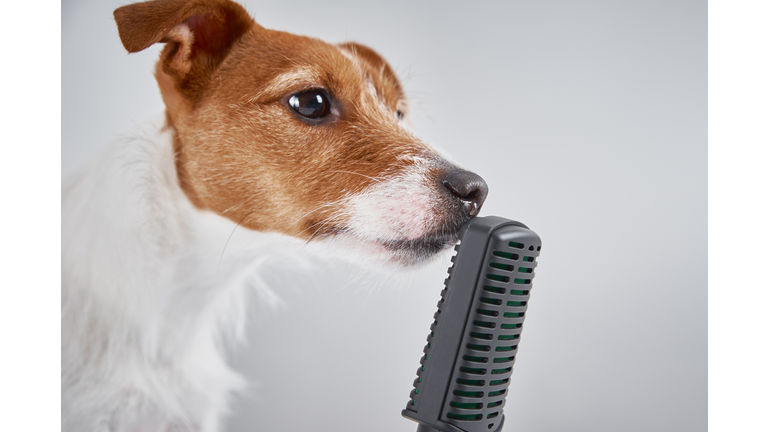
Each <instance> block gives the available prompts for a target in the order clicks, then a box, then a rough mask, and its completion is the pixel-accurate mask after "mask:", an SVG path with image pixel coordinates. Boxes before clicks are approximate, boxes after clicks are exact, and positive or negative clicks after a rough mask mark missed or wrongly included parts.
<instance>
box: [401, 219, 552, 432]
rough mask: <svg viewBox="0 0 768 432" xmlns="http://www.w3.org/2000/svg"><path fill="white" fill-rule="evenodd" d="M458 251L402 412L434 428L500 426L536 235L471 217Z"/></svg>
mask: <svg viewBox="0 0 768 432" xmlns="http://www.w3.org/2000/svg"><path fill="white" fill-rule="evenodd" d="M456 250H457V252H458V253H457V255H456V256H454V257H453V259H452V261H453V265H452V266H451V268H449V270H448V274H449V276H448V278H447V279H446V281H445V289H443V291H442V292H441V298H440V301H439V302H438V310H437V312H436V313H435V321H434V322H433V323H432V326H431V328H430V330H431V331H430V335H429V336H428V337H427V345H426V346H425V348H424V356H423V357H422V358H421V365H420V367H419V370H418V371H417V378H416V380H415V381H414V389H413V391H411V400H410V401H409V402H408V405H407V406H406V409H405V410H404V411H403V415H404V416H406V417H410V418H412V419H413V420H416V421H418V422H420V423H421V424H422V426H428V427H431V428H434V430H446V431H455V430H456V429H455V428H458V429H460V430H462V431H466V432H480V431H482V432H488V431H496V430H501V427H502V425H503V422H504V416H503V408H504V405H505V399H506V394H507V387H508V386H509V380H510V377H511V375H512V369H513V367H514V364H515V359H516V356H517V348H518V343H519V341H520V334H521V332H522V328H523V321H524V320H525V313H526V310H527V306H528V301H529V298H530V291H531V287H532V284H531V282H532V280H533V277H534V275H535V269H536V266H537V264H538V263H537V258H538V256H539V253H540V251H541V240H540V238H539V236H538V235H537V234H536V233H535V232H533V231H531V230H529V229H527V227H525V226H524V225H522V224H520V223H519V222H515V221H510V220H508V219H503V218H499V217H485V218H475V219H473V220H472V221H470V223H469V224H468V225H467V226H466V227H465V229H464V230H463V232H462V236H461V242H460V244H459V245H458V246H457V247H456ZM447 425H450V426H447ZM420 430H428V429H420Z"/></svg>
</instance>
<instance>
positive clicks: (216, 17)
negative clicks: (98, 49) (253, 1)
mask: <svg viewBox="0 0 768 432" xmlns="http://www.w3.org/2000/svg"><path fill="white" fill-rule="evenodd" d="M114 15H115V21H116V22H117V29H118V32H119V33H120V40H121V41H122V42H123V46H124V47H125V49H126V50H128V52H131V53H134V52H138V51H141V50H143V49H145V48H147V47H149V46H150V45H152V44H154V43H157V42H165V43H167V45H166V47H165V48H164V49H163V52H162V54H161V55H160V62H161V63H160V64H159V65H158V69H161V70H162V72H164V73H165V74H167V75H169V76H170V77H172V78H173V80H174V81H175V82H176V90H177V91H179V92H181V93H184V94H185V96H187V97H193V96H194V94H195V93H196V92H197V91H198V90H199V89H200V88H202V86H204V85H205V84H206V83H207V82H208V80H209V79H210V77H211V75H212V74H213V72H214V71H215V70H216V68H217V67H218V66H219V65H220V64H221V62H222V61H223V60H224V58H225V57H226V56H227V53H228V52H229V50H230V48H231V47H232V45H233V44H234V42H235V41H237V40H238V39H239V38H240V37H241V36H242V35H243V33H245V32H246V31H248V30H249V29H250V28H251V27H253V26H254V25H256V23H255V22H254V21H253V19H251V17H250V16H249V15H248V12H246V11H245V9H244V8H243V7H242V6H240V5H239V4H237V3H234V2H232V1H229V0H192V1H188V0H153V1H147V2H143V3H134V4H130V5H127V6H123V7H120V8H118V9H116V10H115V12H114Z"/></svg>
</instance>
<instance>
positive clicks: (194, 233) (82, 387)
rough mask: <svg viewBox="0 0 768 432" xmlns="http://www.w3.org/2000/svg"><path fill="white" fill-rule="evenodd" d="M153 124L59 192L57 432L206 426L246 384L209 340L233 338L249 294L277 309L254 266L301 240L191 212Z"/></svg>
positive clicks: (163, 135)
mask: <svg viewBox="0 0 768 432" xmlns="http://www.w3.org/2000/svg"><path fill="white" fill-rule="evenodd" d="M158 124H161V123H160V122H159V121H158V122H155V124H149V125H147V127H145V129H144V131H141V132H140V133H139V135H138V136H136V137H133V138H131V139H128V140H124V141H123V142H121V143H119V144H118V145H116V146H114V147H112V148H110V149H109V150H108V151H106V152H104V153H103V154H102V155H101V156H100V157H99V158H97V159H96V160H94V161H93V162H92V164H91V165H90V166H89V167H87V168H86V169H85V170H84V171H82V173H81V174H80V175H79V176H77V177H74V178H72V179H70V181H68V182H67V184H65V186H64V188H63V189H64V190H63V193H62V333H61V336H62V383H61V384H62V429H63V430H66V431H166V430H174V431H184V430H194V431H200V432H208V431H215V430H217V425H218V422H219V419H220V417H221V415H222V413H224V412H226V408H227V404H228V402H229V397H230V394H231V393H232V392H233V391H236V390H238V389H242V388H243V385H244V381H243V380H242V379H241V378H240V377H239V376H238V375H237V374H235V373H234V372H233V371H232V370H230V368H229V367H228V366H227V364H226V362H225V361H224V358H223V357H222V348H223V347H222V342H223V341H222V340H221V337H220V336H221V335H222V334H224V335H229V336H232V337H234V338H237V337H241V336H242V334H243V327H244V322H245V310H244V307H245V306H244V305H245V304H246V301H245V300H246V295H247V293H248V292H249V291H250V290H248V288H249V287H250V288H254V290H253V291H252V292H255V293H256V295H258V296H259V297H261V299H262V300H263V301H262V303H263V304H266V305H275V304H277V303H278V302H279V300H278V298H277V297H276V296H275V294H274V293H273V292H272V291H271V290H270V289H269V288H268V287H266V286H265V285H264V284H263V283H261V281H260V279H259V278H258V272H257V271H255V269H256V268H257V267H259V266H260V265H262V264H263V263H264V262H265V261H266V260H268V259H269V258H270V256H273V255H274V254H275V250H276V249H278V250H280V249H283V250H284V249H290V248H293V247H297V246H298V245H300V242H298V241H296V240H293V239H290V238H288V237H285V236H280V235H274V234H273V235H269V234H260V233H255V232H252V231H249V230H245V229H238V230H235V224H234V223H233V222H231V221H229V220H227V219H224V218H222V217H220V216H218V215H215V214H212V213H210V212H202V211H199V210H197V209H195V208H194V207H192V205H191V204H190V202H189V200H188V199H187V198H186V196H185V195H184V194H183V192H182V191H181V189H180V188H179V186H178V183H177V178H176V172H175V168H174V164H173V155H172V150H171V149H172V146H171V141H170V139H171V137H170V133H169V132H158V127H157V125H158ZM233 232H234V234H233ZM230 236H231V238H230ZM225 245H227V247H226V251H225V250H224V249H225ZM232 251H236V253H232Z"/></svg>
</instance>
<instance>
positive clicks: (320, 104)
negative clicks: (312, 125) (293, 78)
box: [288, 90, 331, 119]
mask: <svg viewBox="0 0 768 432" xmlns="http://www.w3.org/2000/svg"><path fill="white" fill-rule="evenodd" d="M288 104H289V105H290V106H291V108H293V110H294V111H296V112H297V113H299V114H301V115H302V116H304V117H306V118H311V119H316V118H320V117H324V116H326V115H328V113H329V112H330V111H331V104H330V102H329V101H328V97H327V96H326V95H325V92H323V91H321V90H308V91H305V92H302V93H298V94H295V95H293V96H291V98H290V99H288Z"/></svg>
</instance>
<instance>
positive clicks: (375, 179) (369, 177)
mask: <svg viewBox="0 0 768 432" xmlns="http://www.w3.org/2000/svg"><path fill="white" fill-rule="evenodd" d="M326 172H329V173H345V174H354V175H359V176H360V177H365V178H368V179H371V180H373V181H375V182H378V183H381V180H379V179H377V178H373V177H371V176H367V175H365V174H360V173H356V172H352V171H326Z"/></svg>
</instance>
